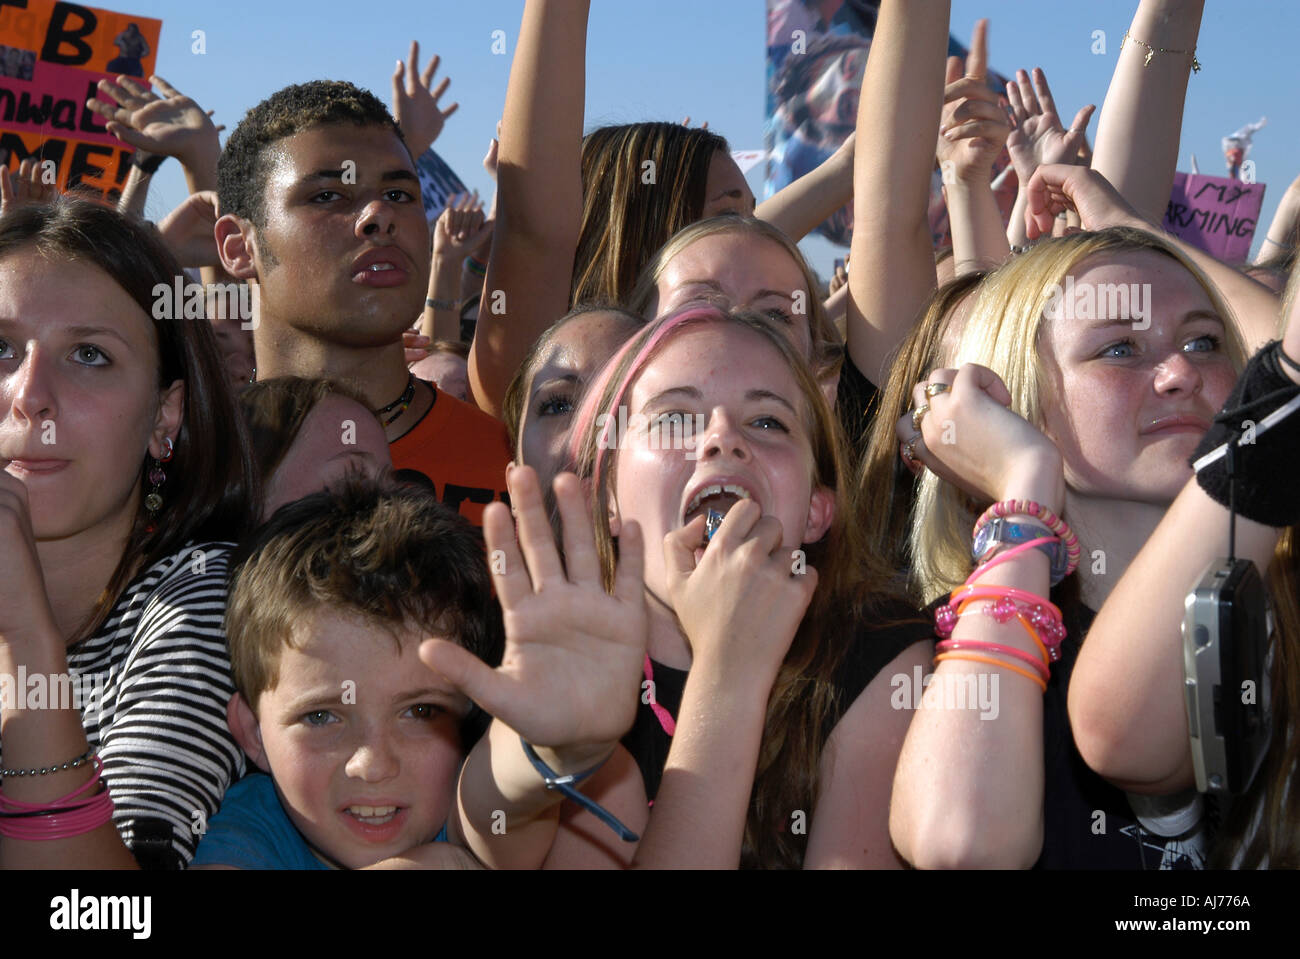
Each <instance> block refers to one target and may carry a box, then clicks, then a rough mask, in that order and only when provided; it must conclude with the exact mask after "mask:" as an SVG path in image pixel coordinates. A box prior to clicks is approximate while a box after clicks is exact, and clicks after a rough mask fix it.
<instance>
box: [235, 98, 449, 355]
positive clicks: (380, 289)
mask: <svg viewBox="0 0 1300 959" xmlns="http://www.w3.org/2000/svg"><path fill="white" fill-rule="evenodd" d="M272 154H273V162H272V164H271V168H270V173H269V175H268V176H267V180H266V185H265V187H264V190H265V201H266V223H265V224H264V226H263V227H262V228H261V229H259V230H256V231H255V238H256V243H255V246H256V249H257V256H256V258H255V262H256V267H257V277H258V282H259V285H260V294H261V301H260V304H261V317H262V318H263V321H264V322H269V323H271V324H272V325H274V326H290V327H293V328H295V329H298V330H302V331H304V332H307V333H310V334H311V335H313V336H315V337H317V338H319V339H322V340H326V341H329V342H332V343H337V344H340V345H345V346H351V347H367V346H381V345H384V344H386V343H395V342H397V341H399V340H400V339H401V335H402V331H403V330H405V329H406V328H407V327H409V326H410V325H411V321H412V319H413V318H414V317H417V316H419V315H420V309H421V307H422V304H423V302H424V296H425V291H426V288H427V286H428V280H429V226H428V223H427V222H426V221H425V219H424V207H423V205H422V204H421V202H420V182H419V179H418V178H417V176H416V173H415V167H414V166H413V165H412V163H411V157H410V154H409V153H408V152H407V150H406V147H405V146H404V145H403V144H402V142H401V140H399V139H398V138H397V134H396V133H394V132H393V131H391V130H388V129H386V128H384V127H381V126H375V125H370V126H361V127H357V126H353V125H351V124H331V125H329V126H323V127H316V128H313V129H310V130H306V131H304V132H302V133H298V134H295V135H293V136H291V137H286V138H284V139H283V140H280V141H278V142H277V143H276V144H275V146H274V147H273V148H272ZM349 181H354V182H349Z"/></svg>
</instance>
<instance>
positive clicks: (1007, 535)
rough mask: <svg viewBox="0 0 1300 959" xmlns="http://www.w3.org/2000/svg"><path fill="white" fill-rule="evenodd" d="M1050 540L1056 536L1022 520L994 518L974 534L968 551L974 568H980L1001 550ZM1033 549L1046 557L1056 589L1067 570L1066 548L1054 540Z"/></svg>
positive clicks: (1048, 530) (1039, 525)
mask: <svg viewBox="0 0 1300 959" xmlns="http://www.w3.org/2000/svg"><path fill="white" fill-rule="evenodd" d="M1049 536H1050V537H1053V538H1055V537H1056V534H1055V533H1053V532H1052V531H1051V530H1050V529H1048V528H1047V527H1046V526H1043V525H1041V524H1039V523H1027V522H1024V521H1023V520H1012V519H1006V518H1005V517H1002V516H995V517H994V518H993V519H991V520H989V521H988V522H987V523H985V524H984V525H983V526H981V527H980V528H979V532H977V533H976V534H975V543H974V545H973V546H972V547H971V555H972V556H973V557H974V559H975V563H976V565H982V564H983V563H986V562H987V561H988V560H990V559H992V558H993V557H994V555H995V554H996V553H997V551H998V550H999V549H1000V548H1001V547H1003V546H1019V545H1020V544H1021V543H1028V542H1030V541H1031V540H1035V539H1043V538H1044V537H1049ZM1035 549H1041V550H1042V551H1043V552H1044V553H1046V554H1047V559H1048V561H1049V562H1050V563H1051V564H1052V566H1051V569H1052V585H1053V586H1055V585H1056V584H1057V583H1059V582H1060V581H1061V580H1063V579H1065V571H1066V569H1068V568H1069V557H1068V555H1067V554H1066V549H1065V544H1064V543H1062V542H1061V541H1060V540H1059V539H1057V540H1056V542H1053V543H1041V544H1039V545H1038V546H1037V547H1035Z"/></svg>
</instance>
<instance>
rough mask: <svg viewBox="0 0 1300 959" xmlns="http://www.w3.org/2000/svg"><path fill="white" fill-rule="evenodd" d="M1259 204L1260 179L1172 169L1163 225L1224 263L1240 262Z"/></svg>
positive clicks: (1252, 232)
mask: <svg viewBox="0 0 1300 959" xmlns="http://www.w3.org/2000/svg"><path fill="white" fill-rule="evenodd" d="M1263 205H1264V184H1263V183H1246V182H1244V181H1242V180H1231V179H1228V178H1227V177H1221V176H1208V175H1205V174H1200V173H1175V174H1174V189H1173V191H1172V192H1171V193H1170V196H1169V207H1168V209H1166V210H1165V220H1164V228H1165V229H1166V230H1168V231H1169V232H1170V233H1172V234H1173V235H1174V236H1176V237H1178V238H1179V239H1181V240H1185V241H1187V242H1188V243H1190V244H1192V246H1195V247H1197V248H1198V249H1201V250H1204V251H1205V252H1206V253H1209V254H1210V255H1211V256H1214V257H1217V258H1218V259H1220V260H1223V261H1224V262H1225V263H1244V262H1245V260H1246V258H1247V257H1248V256H1249V254H1250V243H1251V240H1252V239H1253V238H1254V236H1255V227H1256V225H1257V224H1258V223H1259V211H1260V208H1261V207H1262V206H1263Z"/></svg>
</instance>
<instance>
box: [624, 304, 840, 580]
mask: <svg viewBox="0 0 1300 959" xmlns="http://www.w3.org/2000/svg"><path fill="white" fill-rule="evenodd" d="M626 395H627V407H628V411H627V422H628V423H629V426H630V428H629V430H628V435H626V436H624V437H622V438H621V442H620V446H619V449H618V452H617V457H618V458H617V462H616V464H615V469H614V475H615V480H614V494H615V509H616V511H617V517H616V519H615V523H616V525H617V524H618V523H619V522H626V521H627V520H629V519H635V520H637V521H638V522H639V523H640V524H641V529H642V532H643V533H644V535H645V543H646V586H647V587H648V588H649V589H650V590H651V591H652V592H654V594H655V595H657V596H659V597H661V598H666V597H667V595H668V593H667V591H666V590H667V580H666V577H665V573H664V558H663V538H664V536H665V535H666V534H668V533H669V532H671V531H673V530H675V529H679V528H680V527H682V526H684V525H685V524H686V523H688V522H690V520H691V519H693V518H694V517H695V516H696V515H698V514H699V513H701V512H702V511H704V510H705V509H707V508H710V507H711V508H714V509H718V510H719V511H721V512H723V513H725V512H726V511H727V510H729V509H730V508H731V507H732V506H734V505H735V503H736V502H738V501H739V499H740V498H749V499H753V500H755V501H757V503H758V505H759V506H760V507H762V510H763V514H764V515H769V516H773V517H775V518H776V519H778V520H779V521H780V522H781V530H782V545H783V546H785V547H788V548H790V549H795V548H797V547H799V546H800V545H801V544H803V543H811V542H816V541H817V540H819V539H820V538H821V537H822V535H823V534H824V533H825V532H826V530H827V529H828V528H829V526H830V521H831V517H832V514H833V509H834V506H833V496H832V494H831V493H830V491H828V490H826V489H824V488H814V485H813V480H812V440H811V438H810V433H809V427H808V425H807V421H808V419H809V418H810V417H809V414H808V412H807V410H806V403H805V400H804V396H803V393H802V392H801V391H800V389H799V386H798V383H797V381H796V380H795V377H794V374H793V373H792V372H791V370H790V367H789V365H788V364H787V363H786V362H785V359H784V357H782V355H781V354H780V352H778V351H777V349H776V348H775V347H773V346H772V345H771V343H770V342H768V341H767V340H766V339H765V338H764V337H763V335H762V334H760V333H757V332H755V331H753V330H748V329H745V328H744V327H740V326H737V325H736V324H733V323H727V322H712V323H703V324H701V325H699V326H695V325H692V326H688V327H687V328H685V329H684V330H683V331H682V332H681V333H679V334H677V335H675V336H671V337H670V338H669V340H668V342H667V343H666V345H664V347H663V348H662V350H661V351H660V352H659V353H658V354H656V356H655V357H654V359H652V360H651V362H650V363H649V365H648V366H647V367H646V369H645V370H644V371H643V372H642V373H641V375H640V376H639V377H638V378H637V380H636V381H635V383H633V384H632V386H631V389H630V390H629V391H628V392H627V394H626ZM636 414H641V416H642V417H644V418H645V423H647V424H649V425H648V428H641V429H638V428H636V426H637V425H638V419H639V418H638V417H636ZM683 422H687V423H690V424H697V423H698V424H701V426H700V431H699V432H698V433H694V434H693V442H689V443H677V442H673V441H672V440H673V435H674V426H673V424H674V423H676V424H681V423H683ZM676 432H677V433H678V435H684V434H687V433H689V432H690V430H689V429H682V428H681V427H680V426H678V427H676ZM665 447H666V448H665ZM674 447H676V448H674ZM713 485H727V486H734V487H738V488H740V489H742V490H743V491H744V494H745V495H744V497H740V496H739V495H737V494H734V493H730V494H728V493H724V494H722V495H719V496H713V497H710V498H707V499H705V500H703V501H702V502H700V503H695V502H694V500H695V499H696V494H697V493H699V492H700V491H701V490H703V489H706V488H707V487H710V486H713ZM700 545H701V546H703V545H704V544H703V543H701V544H700Z"/></svg>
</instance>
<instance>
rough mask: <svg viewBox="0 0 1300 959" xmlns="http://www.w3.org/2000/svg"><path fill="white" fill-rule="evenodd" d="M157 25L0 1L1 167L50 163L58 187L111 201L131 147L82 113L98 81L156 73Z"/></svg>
mask: <svg viewBox="0 0 1300 959" xmlns="http://www.w3.org/2000/svg"><path fill="white" fill-rule="evenodd" d="M161 33H162V21H161V20H155V19H152V18H150V17H138V16H135V15H134V14H130V13H120V12H118V11H114V10H104V9H101V8H99V7H86V6H82V5H81V4H77V3H65V2H59V0H17V2H15V0H9V2H6V3H3V4H0V162H3V163H5V164H7V165H8V167H9V169H10V170H11V171H15V172H16V171H17V169H18V165H19V163H20V162H21V161H22V160H24V159H26V158H27V157H35V158H37V159H40V160H50V161H52V162H53V163H54V168H55V171H56V172H55V176H56V182H57V184H58V187H59V189H60V190H68V189H73V188H76V189H78V190H81V191H89V192H91V193H98V194H101V195H107V196H108V197H109V198H116V195H117V194H118V193H119V192H120V191H121V188H122V186H123V185H124V184H125V183H126V177H127V174H128V173H130V160H131V153H132V152H133V151H132V149H131V148H129V147H126V146H124V145H123V144H122V143H121V141H119V140H118V139H117V138H116V137H114V136H113V135H112V134H110V133H109V132H108V131H107V130H105V129H104V123H103V120H102V119H101V118H100V117H99V116H98V115H97V114H95V113H94V112H93V111H91V110H89V109H87V107H86V101H87V100H88V99H92V98H93V97H94V96H95V87H96V84H97V83H98V82H99V81H100V80H101V79H105V78H108V79H111V78H114V77H117V76H119V75H122V74H125V75H126V76H130V77H137V78H139V79H140V82H141V83H144V84H146V85H147V84H148V82H149V81H148V80H147V79H146V78H147V77H148V76H149V75H150V74H152V73H153V71H154V63H155V61H156V60H157V56H158V38H159V36H160V34H161Z"/></svg>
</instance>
